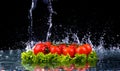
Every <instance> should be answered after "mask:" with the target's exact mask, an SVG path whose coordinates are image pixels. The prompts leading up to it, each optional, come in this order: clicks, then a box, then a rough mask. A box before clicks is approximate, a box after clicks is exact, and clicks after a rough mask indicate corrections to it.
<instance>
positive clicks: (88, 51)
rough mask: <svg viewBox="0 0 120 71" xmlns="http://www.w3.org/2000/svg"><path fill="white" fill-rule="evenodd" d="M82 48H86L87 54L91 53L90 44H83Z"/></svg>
mask: <svg viewBox="0 0 120 71" xmlns="http://www.w3.org/2000/svg"><path fill="white" fill-rule="evenodd" d="M83 46H84V47H85V48H86V50H87V54H89V53H90V52H91V51H92V47H91V45H90V44H83Z"/></svg>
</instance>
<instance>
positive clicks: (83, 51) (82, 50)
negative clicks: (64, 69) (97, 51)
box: [75, 45, 87, 54]
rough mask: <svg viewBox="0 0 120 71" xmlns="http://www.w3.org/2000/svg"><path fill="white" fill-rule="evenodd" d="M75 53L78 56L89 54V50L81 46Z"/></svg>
mask: <svg viewBox="0 0 120 71" xmlns="http://www.w3.org/2000/svg"><path fill="white" fill-rule="evenodd" d="M75 52H76V53H78V54H87V49H86V48H85V47H84V46H82V45H80V46H79V47H78V48H76V50H75Z"/></svg>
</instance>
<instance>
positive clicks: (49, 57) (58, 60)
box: [21, 51, 98, 68]
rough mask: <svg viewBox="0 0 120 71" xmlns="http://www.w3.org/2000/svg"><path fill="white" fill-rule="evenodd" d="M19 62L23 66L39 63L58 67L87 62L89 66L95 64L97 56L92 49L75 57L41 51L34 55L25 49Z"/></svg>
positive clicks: (79, 64) (41, 65)
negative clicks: (87, 53) (88, 52)
mask: <svg viewBox="0 0 120 71" xmlns="http://www.w3.org/2000/svg"><path fill="white" fill-rule="evenodd" d="M21 60H22V61H21V63H22V65H24V66H25V67H28V66H33V67H35V66H36V65H39V66H40V67H46V66H47V67H49V68H50V67H52V68H53V67H59V66H70V65H71V64H74V65H75V66H76V67H83V66H85V65H86V63H88V64H89V65H90V66H96V63H97V60H98V57H97V54H96V52H95V51H92V52H91V53H90V54H89V55H86V54H75V57H73V58H71V57H70V55H63V54H61V55H58V54H52V53H48V54H44V53H42V52H40V53H38V54H37V55H35V54H34V53H33V51H27V52H22V53H21Z"/></svg>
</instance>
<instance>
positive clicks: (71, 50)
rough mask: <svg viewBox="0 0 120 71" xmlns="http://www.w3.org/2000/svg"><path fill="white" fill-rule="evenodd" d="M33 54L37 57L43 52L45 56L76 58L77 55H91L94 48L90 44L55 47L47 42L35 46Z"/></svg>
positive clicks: (59, 45)
mask: <svg viewBox="0 0 120 71" xmlns="http://www.w3.org/2000/svg"><path fill="white" fill-rule="evenodd" d="M33 52H34V54H35V55H37V54H38V53H39V52H42V53H44V54H48V53H52V54H55V53H56V54H58V55H61V54H63V55H68V54H69V55H70V56H71V57H74V56H75V54H86V55H88V54H90V52H92V47H91V45H90V44H88V43H85V44H82V45H79V44H75V43H72V44H65V43H63V44H58V45H54V44H52V42H49V41H46V42H40V43H37V44H35V46H34V48H33Z"/></svg>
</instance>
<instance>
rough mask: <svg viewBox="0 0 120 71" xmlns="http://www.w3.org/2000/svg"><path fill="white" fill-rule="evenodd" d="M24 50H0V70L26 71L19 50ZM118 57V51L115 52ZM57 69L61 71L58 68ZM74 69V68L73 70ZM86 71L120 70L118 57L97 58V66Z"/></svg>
mask: <svg viewBox="0 0 120 71" xmlns="http://www.w3.org/2000/svg"><path fill="white" fill-rule="evenodd" d="M23 51H24V50H19V49H18V50H0V71H4V70H5V71H26V70H25V68H24V67H23V66H22V65H21V58H20V56H21V52H23ZM116 55H117V56H116V57H119V53H118V54H116ZM58 71H62V70H61V69H59V70H58ZM74 71H75V70H74ZM87 71H120V58H115V55H114V56H113V57H107V58H106V59H105V58H104V59H102V60H99V61H98V63H97V66H96V67H94V68H92V67H91V68H89V69H87Z"/></svg>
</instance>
